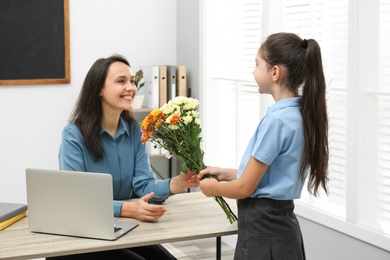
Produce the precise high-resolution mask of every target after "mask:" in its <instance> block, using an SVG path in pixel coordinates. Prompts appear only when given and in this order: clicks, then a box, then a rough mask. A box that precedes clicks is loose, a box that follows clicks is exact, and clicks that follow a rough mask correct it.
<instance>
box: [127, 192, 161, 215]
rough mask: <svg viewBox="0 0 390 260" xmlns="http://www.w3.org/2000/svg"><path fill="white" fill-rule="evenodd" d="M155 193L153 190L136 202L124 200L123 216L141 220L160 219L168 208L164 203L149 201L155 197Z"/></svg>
mask: <svg viewBox="0 0 390 260" xmlns="http://www.w3.org/2000/svg"><path fill="white" fill-rule="evenodd" d="M153 196H154V193H153V192H151V193H149V194H146V195H145V196H143V197H142V198H140V199H139V200H138V201H136V202H128V201H126V202H123V204H122V208H121V216H122V217H128V218H135V219H138V220H140V221H155V220H157V219H159V218H160V217H161V216H162V215H164V213H165V212H166V211H167V209H166V208H165V207H164V206H162V205H154V204H149V203H148V201H149V200H150V199H151V198H153Z"/></svg>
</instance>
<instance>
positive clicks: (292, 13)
mask: <svg viewBox="0 0 390 260" xmlns="http://www.w3.org/2000/svg"><path fill="white" fill-rule="evenodd" d="M284 3H285V6H284V13H283V27H284V30H285V31H290V32H294V33H297V34H298V35H300V36H301V37H302V38H307V39H309V38H314V39H315V40H317V41H318V42H319V44H320V46H321V51H322V59H323V67H324V72H325V77H326V82H327V91H326V98H327V107H328V117H329V150H330V159H329V179H330V181H329V191H330V196H325V195H324V194H321V196H320V197H319V198H315V197H313V196H311V195H309V193H308V192H307V190H304V191H303V192H302V198H301V200H300V201H301V202H304V203H309V204H311V206H313V207H316V208H318V209H321V210H325V211H327V212H329V213H331V214H335V215H337V216H339V217H343V218H344V217H345V203H346V200H345V198H346V193H345V190H346V152H347V150H346V149H347V148H346V130H347V125H346V122H347V120H346V117H347V92H346V91H347V74H348V73H347V39H348V26H347V25H348V1H347V0H341V1H338V0H337V1H336V0H330V1H322V0H316V1H310V0H288V1H285V2H284Z"/></svg>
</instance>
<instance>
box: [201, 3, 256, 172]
mask: <svg viewBox="0 0 390 260" xmlns="http://www.w3.org/2000/svg"><path fill="white" fill-rule="evenodd" d="M205 4H206V12H205V13H206V17H205V20H206V27H205V31H206V33H205V34H206V39H205V43H206V44H205V59H206V62H205V63H206V66H207V70H206V85H207V86H209V87H207V88H208V90H207V96H206V95H205V96H204V98H205V100H206V103H207V104H206V106H207V110H210V111H213V116H212V117H207V116H206V117H205V122H204V123H203V129H204V133H205V134H204V150H205V161H206V164H207V163H208V164H216V165H221V166H224V167H237V166H238V163H239V162H240V160H241V156H242V154H243V153H244V149H245V148H246V145H247V144H248V142H249V138H250V137H251V136H252V135H253V133H254V130H255V128H256V126H257V124H258V123H259V121H260V103H261V101H260V100H261V96H260V94H259V93H258V91H257V85H256V82H255V81H254V78H253V74H252V73H253V70H254V67H255V58H256V54H257V50H258V48H259V47H260V44H261V41H262V39H261V36H262V34H263V33H262V17H263V3H262V1H257V0H244V1H239V0H228V1H226V0H215V1H205ZM222 7H223V11H221V9H222ZM210 88H213V90H209V89H210ZM210 91H212V92H211V93H213V95H212V98H209V97H210V95H209V94H210ZM205 92H206V91H205ZM221 151H223V152H221Z"/></svg>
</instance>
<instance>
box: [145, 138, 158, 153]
mask: <svg viewBox="0 0 390 260" xmlns="http://www.w3.org/2000/svg"><path fill="white" fill-rule="evenodd" d="M146 150H147V151H148V154H160V153H161V148H160V147H157V145H155V144H153V143H151V142H150V141H147V142H146Z"/></svg>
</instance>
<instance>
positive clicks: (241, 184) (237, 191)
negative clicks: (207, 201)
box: [200, 156, 268, 199]
mask: <svg viewBox="0 0 390 260" xmlns="http://www.w3.org/2000/svg"><path fill="white" fill-rule="evenodd" d="M267 169H268V165H267V164H265V163H262V162H260V161H258V160H256V159H255V158H254V157H252V156H251V157H250V159H249V161H248V164H247V165H246V167H245V169H244V172H243V173H242V175H241V177H240V178H239V179H234V180H231V181H229V182H218V181H217V180H216V179H213V178H205V179H203V180H201V181H200V189H201V190H202V192H203V193H204V194H205V195H206V196H208V197H212V196H223V197H226V198H232V199H244V198H247V197H249V196H251V195H252V194H253V192H254V191H255V190H256V187H257V185H258V184H259V182H260V181H261V179H262V178H263V176H264V173H265V171H266V170H267ZM211 172H213V171H211ZM223 172H224V173H231V172H230V171H223ZM236 173H237V172H236ZM218 179H219V177H218Z"/></svg>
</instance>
